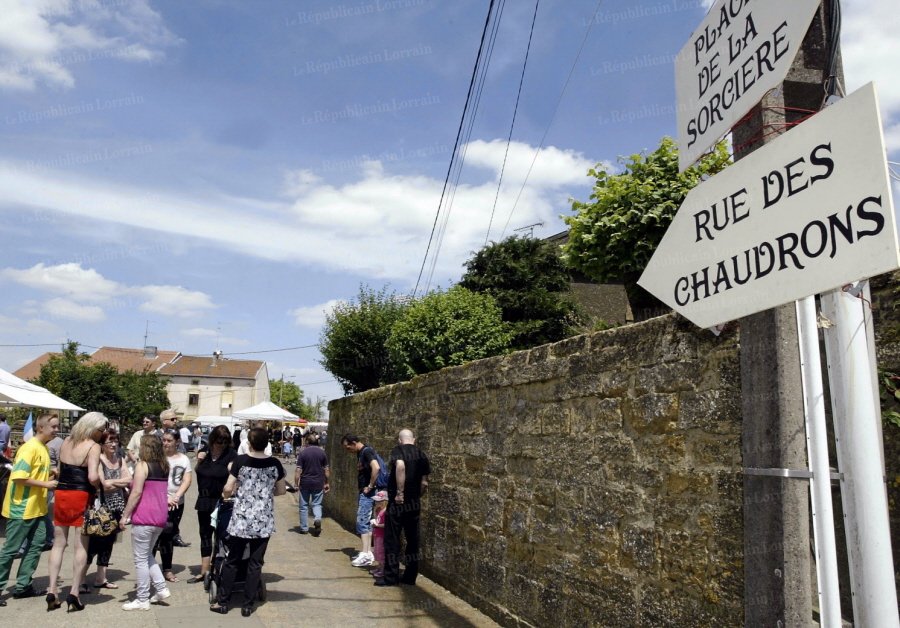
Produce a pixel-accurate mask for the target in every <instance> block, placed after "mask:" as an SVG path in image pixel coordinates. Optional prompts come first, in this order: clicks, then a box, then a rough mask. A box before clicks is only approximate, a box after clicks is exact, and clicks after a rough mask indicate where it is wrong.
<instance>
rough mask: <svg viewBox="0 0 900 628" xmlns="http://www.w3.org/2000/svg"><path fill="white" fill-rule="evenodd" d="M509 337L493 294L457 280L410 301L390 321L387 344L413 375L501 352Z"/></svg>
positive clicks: (504, 349)
mask: <svg viewBox="0 0 900 628" xmlns="http://www.w3.org/2000/svg"><path fill="white" fill-rule="evenodd" d="M511 340H512V332H511V331H510V328H509V325H508V324H507V323H504V322H503V316H502V312H501V310H500V306H499V305H497V302H496V301H495V300H494V298H493V297H492V296H490V295H489V294H482V293H478V292H472V291H471V290H467V289H465V288H463V287H462V286H455V287H453V288H451V289H450V290H448V291H447V292H432V293H431V294H429V295H427V296H425V297H424V298H422V299H420V300H418V301H416V302H414V303H412V304H411V305H410V306H409V307H408V309H407V310H406V312H405V313H404V314H403V317H402V318H400V320H398V321H397V322H396V323H395V324H394V327H393V329H392V330H391V334H390V338H389V340H388V349H389V351H390V354H391V356H392V358H393V360H394V362H395V363H397V364H400V365H402V368H403V372H404V374H405V375H406V376H413V375H417V374H421V373H428V372H430V371H436V370H438V369H441V368H444V367H445V366H454V365H458V364H462V363H464V362H468V361H470V360H478V359H481V358H487V357H490V356H492V355H499V354H501V353H505V352H507V351H508V350H509V348H510V342H511Z"/></svg>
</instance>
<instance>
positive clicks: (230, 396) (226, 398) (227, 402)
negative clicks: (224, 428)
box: [222, 392, 234, 410]
mask: <svg viewBox="0 0 900 628" xmlns="http://www.w3.org/2000/svg"><path fill="white" fill-rule="evenodd" d="M233 401H234V393H231V392H223V393H222V409H223V410H224V409H226V408H231V404H232V402H233Z"/></svg>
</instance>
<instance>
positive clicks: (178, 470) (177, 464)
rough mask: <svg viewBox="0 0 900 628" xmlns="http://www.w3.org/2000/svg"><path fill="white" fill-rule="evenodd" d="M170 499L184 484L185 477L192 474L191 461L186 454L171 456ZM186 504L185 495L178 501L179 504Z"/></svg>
mask: <svg viewBox="0 0 900 628" xmlns="http://www.w3.org/2000/svg"><path fill="white" fill-rule="evenodd" d="M168 460H169V497H172V495H174V494H175V493H177V492H178V489H179V488H180V487H181V485H182V484H183V483H184V476H186V475H187V474H188V473H191V461H190V460H189V459H188V457H187V456H185V455H184V454H175V455H174V456H169V458H168ZM183 503H184V495H182V496H181V499H180V500H178V504H179V505H181V504H183Z"/></svg>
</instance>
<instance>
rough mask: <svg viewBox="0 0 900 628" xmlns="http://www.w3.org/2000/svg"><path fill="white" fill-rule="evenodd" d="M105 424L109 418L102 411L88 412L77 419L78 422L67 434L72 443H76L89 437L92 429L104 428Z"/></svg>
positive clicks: (92, 431) (107, 423) (102, 429)
mask: <svg viewBox="0 0 900 628" xmlns="http://www.w3.org/2000/svg"><path fill="white" fill-rule="evenodd" d="M107 425H109V419H107V418H106V416H105V415H104V414H103V413H102V412H88V413H87V414H85V415H84V416H83V417H81V418H80V419H78V422H77V423H75V425H74V426H73V427H72V431H71V432H70V433H69V436H70V438H71V439H72V442H73V443H75V444H78V443H80V442H81V441H84V440H87V439H89V438H90V437H91V434H93V433H94V430H100V431H104V430H106V426H107Z"/></svg>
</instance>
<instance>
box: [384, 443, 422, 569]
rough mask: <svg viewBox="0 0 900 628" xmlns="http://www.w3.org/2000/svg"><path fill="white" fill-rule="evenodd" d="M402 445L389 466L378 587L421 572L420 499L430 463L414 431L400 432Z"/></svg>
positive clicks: (397, 448) (395, 449)
mask: <svg viewBox="0 0 900 628" xmlns="http://www.w3.org/2000/svg"><path fill="white" fill-rule="evenodd" d="M398 441H399V442H400V444H399V445H398V446H397V447H394V448H393V449H392V450H391V457H390V460H389V461H388V463H387V465H388V468H389V469H390V472H391V477H390V480H388V511H387V516H386V517H385V526H384V554H385V565H384V578H381V579H379V580H376V581H375V586H378V587H389V586H396V585H397V584H410V585H413V584H415V583H416V576H418V575H419V516H420V513H421V499H422V494H423V493H424V492H425V489H427V488H428V476H429V475H430V474H431V463H429V462H428V456H426V455H425V452H423V451H422V450H421V449H419V448H418V447H416V437H415V435H414V434H413V432H412V430H409V429H402V430H400V434H399V435H398ZM401 533H402V534H405V535H406V555H405V556H403V562H404V563H405V564H406V570H405V571H404V572H403V576H402V577H401V575H400V558H401V557H400V535H401Z"/></svg>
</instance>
